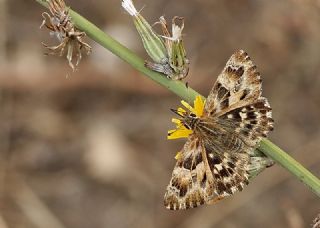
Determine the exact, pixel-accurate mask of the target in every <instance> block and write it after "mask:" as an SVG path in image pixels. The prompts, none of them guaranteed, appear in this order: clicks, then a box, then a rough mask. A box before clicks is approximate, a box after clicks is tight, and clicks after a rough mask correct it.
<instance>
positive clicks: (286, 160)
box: [35, 0, 320, 197]
mask: <svg viewBox="0 0 320 228" xmlns="http://www.w3.org/2000/svg"><path fill="white" fill-rule="evenodd" d="M35 1H36V2H38V3H40V4H41V5H43V6H45V7H47V1H46V0H35ZM70 15H71V17H72V20H73V22H74V23H75V25H76V27H77V28H79V29H80V30H81V31H84V32H85V33H86V34H87V35H88V36H89V37H90V38H91V39H93V40H94V41H96V42H97V43H99V44H100V45H101V46H103V47H104V48H106V49H108V50H109V51H111V52H112V53H113V54H115V55H116V56H118V57H119V58H121V59H122V60H124V61H125V62H127V63H128V64H130V65H131V66H133V67H134V68H135V69H136V70H138V71H140V72H141V73H142V74H143V75H145V76H147V77H149V78H151V79H152V80H153V81H155V82H157V83H158V84H160V85H161V86H163V87H165V88H167V89H168V90H170V91H172V92H173V93H175V94H176V95H178V96H179V97H181V98H182V99H184V100H185V101H187V102H188V103H192V102H193V101H194V99H195V97H196V96H197V95H199V93H197V92H196V91H195V90H193V89H192V88H190V87H187V86H186V85H185V84H184V83H183V82H181V81H173V80H170V79H167V78H166V77H165V76H164V75H162V74H160V73H157V72H154V71H151V70H149V69H148V68H146V67H145V66H144V60H143V59H141V58H140V57H139V56H137V55H136V54H135V53H134V52H132V51H131V50H130V49H128V48H126V47H125V46H123V45H122V44H120V43H119V42H118V41H116V40H115V39H113V38H112V37H110V36H109V35H107V34H105V33H104V32H103V31H101V30H100V29H99V28H98V27H96V26H95V25H94V24H92V23H91V22H90V21H88V20H87V19H85V18H84V17H82V16H81V15H79V14H78V13H76V12H75V11H73V10H71V9H70ZM258 150H259V151H261V152H262V153H264V154H265V155H267V156H268V157H270V158H272V159H273V160H274V161H275V162H276V163H278V164H279V165H281V166H282V167H283V168H285V169H287V170H288V171H289V172H290V173H291V174H293V175H294V176H296V177H297V178H298V179H299V180H300V181H301V182H302V183H304V184H305V185H307V186H308V187H309V188H310V189H311V190H312V191H313V192H314V193H315V194H316V195H317V196H319V197H320V180H319V179H318V178H317V177H316V176H314V175H313V174H312V173H310V172H309V171H308V170H307V169H306V168H304V167H303V166H302V165H301V164H300V163H298V162H297V161H296V160H295V159H293V158H292V157H291V156H290V155H288V154H287V153H286V152H284V151H283V150H281V149H280V148H279V147H278V146H276V145H275V144H273V143H272V142H271V141H269V140H267V139H263V140H262V141H261V143H260V146H259V148H258Z"/></svg>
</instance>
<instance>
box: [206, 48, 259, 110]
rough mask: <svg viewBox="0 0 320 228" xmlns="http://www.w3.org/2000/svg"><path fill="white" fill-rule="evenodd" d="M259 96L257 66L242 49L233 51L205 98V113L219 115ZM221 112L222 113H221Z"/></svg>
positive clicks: (248, 102) (246, 103)
mask: <svg viewBox="0 0 320 228" xmlns="http://www.w3.org/2000/svg"><path fill="white" fill-rule="evenodd" d="M260 96H261V78H260V74H259V72H258V71H257V67H256V66H255V65H254V64H253V62H252V61H251V60H250V57H249V56H248V54H247V53H246V52H244V51H243V50H240V51H237V52H235V53H234V54H233V55H232V56H231V57H230V59H229V60H228V62H227V64H226V66H225V68H224V69H223V71H222V72H221V74H220V75H219V76H218V78H217V81H216V83H215V84H214V86H213V88H212V90H211V91H210V93H209V96H208V98H207V99H206V106H205V112H206V113H207V115H215V116H216V115H221V114H222V113H225V112H227V111H228V110H230V108H231V109H232V108H235V107H241V106H245V105H248V104H250V103H252V102H253V101H255V100H256V99H258V98H259V97H260ZM221 112H222V113H221Z"/></svg>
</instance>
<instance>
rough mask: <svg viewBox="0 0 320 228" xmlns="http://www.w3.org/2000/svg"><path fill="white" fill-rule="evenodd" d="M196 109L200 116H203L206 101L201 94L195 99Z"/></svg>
mask: <svg viewBox="0 0 320 228" xmlns="http://www.w3.org/2000/svg"><path fill="white" fill-rule="evenodd" d="M193 103H194V111H195V114H196V115H197V116H198V117H201V116H202V114H203V109H204V104H205V102H204V101H203V100H202V98H201V96H197V97H196V99H195V100H194V102H193Z"/></svg>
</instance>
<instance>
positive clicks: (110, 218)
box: [0, 0, 320, 228]
mask: <svg viewBox="0 0 320 228" xmlns="http://www.w3.org/2000/svg"><path fill="white" fill-rule="evenodd" d="M67 4H68V5H70V6H71V7H72V8H73V9H75V10H76V11H78V12H79V13H81V14H82V15H84V16H85V17H87V18H88V19H89V20H91V21H92V22H94V23H95V24H96V25H98V26H99V27H100V28H102V29H103V30H104V31H106V32H107V33H108V34H110V35H112V36H113V37H114V38H116V39H117V40H119V41H121V42H122V43H123V44H125V45H126V46H128V47H129V48H131V49H133V50H134V51H136V52H137V53H138V54H139V55H140V56H142V57H144V58H147V56H146V54H145V52H144V50H143V48H142V45H141V41H140V39H139V37H138V35H137V32H136V31H135V28H134V26H133V23H132V20H131V18H130V17H129V15H128V14H126V13H125V12H124V10H123V9H122V8H121V3H120V0H95V1H84V0H83V1H79V0H69V1H67ZM135 4H136V6H137V8H142V7H143V6H144V8H143V10H142V14H143V15H144V16H145V18H147V19H148V21H149V22H150V23H153V22H156V21H157V19H158V17H159V16H161V15H165V16H166V17H167V18H168V19H170V18H172V17H173V16H175V15H178V16H184V17H185V19H186V28H185V45H186V48H187V52H188V56H189V58H190V60H191V68H190V73H189V77H188V78H187V81H188V82H189V85H190V86H191V87H193V88H194V89H196V90H198V91H199V92H201V93H202V94H204V95H207V93H208V91H209V90H210V88H211V86H212V85H213V83H214V81H215V80H216V78H217V75H218V74H219V73H220V71H221V70H222V68H223V66H224V64H225V63H226V61H227V59H228V58H229V57H230V56H231V54H232V53H233V52H235V51H236V50H238V49H244V50H246V51H247V52H248V53H249V55H250V56H251V58H252V59H253V60H254V62H255V63H256V65H257V66H258V69H259V71H260V72H261V73H262V77H263V88H264V95H265V96H266V97H268V99H269V101H270V103H271V105H272V107H273V110H274V111H273V113H274V119H275V130H274V132H273V133H271V134H270V139H271V140H272V141H273V142H274V143H276V144H277V145H279V146H280V147H282V148H283V149H284V150H286V151H288V152H289V153H290V154H291V155H292V156H293V157H294V158H296V159H297V160H298V161H300V162H301V163H302V164H303V165H304V166H305V167H307V168H308V169H310V170H311V171H312V172H313V173H314V174H315V175H317V176H319V175H320V153H319V150H320V118H319V117H320V77H319V76H320V1H318V0H282V1H277V0H239V1H231V0H229V1H217V0H192V1H184V0H171V1H168V0H149V1H143V0H137V1H135ZM43 11H45V9H44V8H42V7H41V6H40V5H39V4H37V3H36V2H35V1H31V0H30V1H20V0H0V34H1V35H0V227H1V228H87V227H91V228H102V227H103V228H105V227H119V228H126V227H132V228H133V227H137V228H138V227H139V228H140V227H169V228H170V227H179V228H182V227H184V228H191V227H192V228H193V227H204V228H207V227H208V228H209V227H222V228H225V227H226V228H233V227H246V228H248V227H249V228H250V227H290V228H301V227H310V224H311V223H312V220H313V219H314V218H315V217H316V215H317V214H318V213H319V212H320V200H319V198H318V197H316V196H315V195H314V194H313V193H312V192H311V191H310V190H309V189H308V188H307V187H305V186H304V185H303V184H302V183H300V182H299V180H297V179H296V178H294V177H293V176H292V175H291V174H289V173H288V172H287V171H286V170H284V169H283V168H281V167H280V166H278V165H274V166H273V167H272V168H269V169H267V170H266V171H265V172H263V173H262V174H261V175H259V176H258V177H257V178H255V179H254V180H253V181H252V183H251V184H250V185H249V186H248V187H246V188H245V190H244V191H243V192H241V193H238V194H236V195H234V196H232V197H230V198H228V199H225V200H223V201H221V202H219V203H217V204H215V205H213V206H202V207H200V208H197V209H192V210H188V211H175V212H173V211H168V210H166V209H165V208H164V206H163V195H164V192H165V188H166V186H167V184H168V182H169V180H170V177H171V172H172V169H173V167H174V163H175V160H174V156H175V153H176V151H178V150H179V149H180V148H181V147H182V145H183V142H184V141H183V140H180V141H179V140H177V141H167V140H166V132H167V130H168V129H170V128H172V127H173V125H172V124H171V123H170V119H171V116H172V113H171V112H170V111H169V108H174V107H176V106H177V105H179V100H180V99H179V98H178V97H177V96H175V95H173V94H172V93H170V92H168V91H167V90H165V89H164V88H161V87H160V86H159V85H157V84H155V83H154V82H152V81H150V80H149V79H148V78H146V77H145V76H143V75H141V74H140V73H139V72H137V71H136V70H134V69H133V68H132V67H131V66H129V65H127V64H126V63H124V62H123V61H121V60H119V59H118V58H117V57H115V56H113V55H112V54H110V53H109V52H108V51H107V50H104V49H103V48H101V47H100V46H99V45H97V44H95V43H94V42H92V41H90V40H89V39H87V41H88V42H89V43H90V44H91V45H92V46H93V53H92V54H91V55H90V56H88V57H84V59H83V61H82V62H81V64H80V67H79V68H78V71H76V72H75V73H72V72H71V69H70V68H69V67H68V65H67V62H66V60H65V58H59V57H57V56H44V55H43V53H44V52H45V50H44V48H43V47H42V46H41V42H42V41H45V42H46V43H49V44H54V43H56V40H55V39H53V38H50V36H49V33H48V31H47V30H45V29H42V30H40V29H39V25H40V24H41V22H42V17H41V13H42V12H43Z"/></svg>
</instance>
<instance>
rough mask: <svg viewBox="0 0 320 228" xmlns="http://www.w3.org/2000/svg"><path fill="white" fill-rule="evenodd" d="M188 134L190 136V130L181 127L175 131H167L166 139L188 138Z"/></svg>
mask: <svg viewBox="0 0 320 228" xmlns="http://www.w3.org/2000/svg"><path fill="white" fill-rule="evenodd" d="M190 134H192V130H190V129H187V128H183V127H181V128H179V129H176V130H170V131H168V136H167V139H179V138H188V137H189V135H190Z"/></svg>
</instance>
